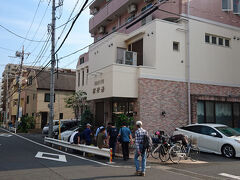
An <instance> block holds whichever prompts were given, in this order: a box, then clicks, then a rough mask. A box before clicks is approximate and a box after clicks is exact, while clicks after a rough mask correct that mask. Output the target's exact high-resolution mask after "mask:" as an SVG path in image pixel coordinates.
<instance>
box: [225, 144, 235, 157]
mask: <svg viewBox="0 0 240 180" xmlns="http://www.w3.org/2000/svg"><path fill="white" fill-rule="evenodd" d="M222 154H223V155H224V156H225V157H227V158H232V157H234V156H235V149H234V148H233V147H232V146H231V145H224V146H223V147H222Z"/></svg>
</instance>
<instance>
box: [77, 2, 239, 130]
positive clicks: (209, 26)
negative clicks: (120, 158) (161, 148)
mask: <svg viewBox="0 0 240 180" xmlns="http://www.w3.org/2000/svg"><path fill="white" fill-rule="evenodd" d="M117 2H120V1H117V0H112V1H111V2H109V3H108V6H107V7H110V6H112V9H113V8H115V13H118V12H119V13H120V12H122V11H121V9H120V8H118V7H117V6H115V4H116V3H117ZM121 2H122V3H123V4H124V5H122V7H123V6H128V5H129V4H131V1H121ZM138 2H139V4H138ZM138 2H136V4H137V5H138V7H140V6H141V7H142V5H143V4H145V5H146V7H149V11H146V13H144V12H145V10H144V11H142V12H140V13H139V9H137V11H136V14H135V18H133V19H132V20H131V21H130V22H129V23H128V24H126V25H125V26H124V24H123V26H119V27H120V28H119V29H117V30H116V31H114V30H113V32H111V33H110V32H108V33H106V34H101V39H99V38H98V37H99V33H100V31H98V30H100V29H101V30H102V28H100V29H99V28H98V26H100V25H97V22H95V21H94V23H95V24H92V27H91V30H90V31H91V33H96V34H97V35H96V37H97V38H95V43H94V44H93V45H92V46H90V48H89V52H88V53H86V54H83V55H82V56H80V58H79V62H78V65H77V73H76V75H77V81H76V82H79V83H76V89H77V90H81V89H82V90H85V91H86V92H87V94H88V100H89V103H90V104H91V105H92V111H93V112H94V114H95V117H96V121H99V122H100V124H106V123H107V122H109V121H113V122H114V115H115V114H120V113H125V114H128V115H129V116H133V117H134V119H135V120H142V121H143V123H144V124H145V127H146V128H147V129H149V130H154V129H163V130H166V131H167V132H169V133H171V132H173V130H174V129H175V128H176V127H179V126H183V125H187V124H189V123H196V122H198V123H203V122H208V123H221V124H226V125H228V126H231V127H235V128H239V127H240V80H239V77H240V71H239V70H238V67H240V61H239V56H240V53H239V49H240V26H239V23H236V22H239V21H240V18H239V16H237V15H235V14H234V13H235V12H232V10H231V8H230V9H229V10H228V11H227V12H226V11H225V10H223V8H224V4H221V2H220V1H217V0H213V1H212V2H211V6H210V5H209V3H210V2H209V1H207V0H203V1H201V3H200V1H198V0H193V1H190V2H189V3H190V11H189V12H187V10H186V7H187V1H176V3H175V4H171V3H165V4H164V3H163V2H159V3H157V4H155V5H153V4H154V3H153V4H152V5H150V4H148V3H147V2H143V1H138ZM154 2H155V1H154ZM99 3H100V2H99ZM99 3H98V2H95V5H96V6H97V5H99ZM114 3H115V4H114ZM136 4H135V5H136ZM99 6H100V5H99ZM175 6H177V7H178V8H177V7H176V8H174V7H175ZM221 6H222V7H221ZM156 7H157V9H159V8H160V9H163V10H165V11H169V12H170V13H163V12H162V13H163V14H161V11H158V10H156ZM210 7H214V13H215V14H217V16H210V15H209V13H212V11H211V10H210V9H209V8H210ZM154 8H155V9H154ZM194 8H197V9H198V10H199V9H200V10H203V11H205V14H204V13H202V12H201V11H200V10H199V11H195V9H194ZM205 8H206V9H205ZM174 9H175V10H176V11H178V10H179V11H180V12H174ZM193 9H194V10H193ZM105 10H106V8H103V9H101V8H100V9H99V10H98V12H97V13H96V14H94V16H93V18H91V19H90V22H93V19H94V20H95V19H96V20H99V24H102V25H103V26H105V27H106V28H105V29H108V26H110V23H109V24H108V23H106V21H104V20H102V21H101V22H100V19H99V18H101V17H100V16H99V13H103V12H104V11H105ZM148 12H149V14H148ZM151 12H152V13H151ZM207 12H208V13H207ZM126 13H128V14H129V16H130V15H131V13H129V12H126ZM138 13H139V14H140V15H139V14H138ZM171 13H172V14H171ZM187 13H189V18H188V14H187ZM113 14H114V12H113ZM141 14H143V15H141ZM173 14H174V15H173ZM176 14H177V15H179V16H176ZM138 15H139V16H138ZM145 15H146V16H145ZM106 16H107V15H106ZM111 17H112V16H111V15H109V17H108V18H111ZM142 17H145V18H147V19H144V18H142ZM148 17H149V18H148ZM217 17H221V18H217ZM97 18H98V19H97ZM138 19H140V20H139V21H138ZM143 21H144V22H145V23H143ZM120 25H122V24H120ZM109 34H110V35H109ZM83 59H85V61H84V60H83ZM82 82H83V83H82Z"/></svg>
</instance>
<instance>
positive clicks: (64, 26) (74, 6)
mask: <svg viewBox="0 0 240 180" xmlns="http://www.w3.org/2000/svg"><path fill="white" fill-rule="evenodd" d="M78 2H79V0H77V2H76V3H75V5H74V8H73V10H72V12H71V13H70V16H69V18H68V20H67V22H70V21H69V20H70V19H71V17H72V15H73V13H74V11H75V9H76V7H77V5H78ZM67 24H68V23H66V24H65V26H64V27H63V29H62V31H61V33H60V36H59V37H58V39H57V42H56V45H57V43H58V41H59V39H60V38H61V36H62V34H63V32H64V31H65V29H66V27H67Z"/></svg>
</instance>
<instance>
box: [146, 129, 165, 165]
mask: <svg viewBox="0 0 240 180" xmlns="http://www.w3.org/2000/svg"><path fill="white" fill-rule="evenodd" d="M155 135H157V136H158V137H157V138H152V140H153V142H154V144H153V148H152V149H150V150H149V151H147V157H149V155H151V156H152V157H153V158H154V159H158V158H159V159H160V160H161V161H162V162H166V161H168V160H169V153H168V152H169V148H170V145H169V143H168V140H167V139H168V138H169V136H165V135H164V132H163V131H156V132H155Z"/></svg>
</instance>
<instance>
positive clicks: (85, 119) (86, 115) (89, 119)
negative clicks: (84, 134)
mask: <svg viewBox="0 0 240 180" xmlns="http://www.w3.org/2000/svg"><path fill="white" fill-rule="evenodd" d="M87 123H89V124H91V125H94V124H93V123H94V117H93V114H92V113H91V111H90V110H89V108H88V107H87V108H86V109H85V111H84V112H83V113H82V115H81V122H80V127H81V130H84V129H85V127H86V124H87ZM92 128H94V126H92Z"/></svg>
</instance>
